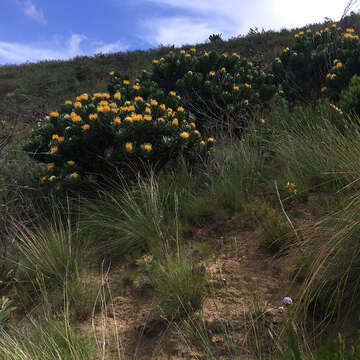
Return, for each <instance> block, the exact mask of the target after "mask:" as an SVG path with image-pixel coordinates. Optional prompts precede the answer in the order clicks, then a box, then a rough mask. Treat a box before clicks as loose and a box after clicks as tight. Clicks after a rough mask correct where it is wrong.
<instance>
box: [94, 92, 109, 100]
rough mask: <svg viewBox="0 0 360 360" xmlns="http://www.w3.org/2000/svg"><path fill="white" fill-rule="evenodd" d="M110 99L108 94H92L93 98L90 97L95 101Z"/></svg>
mask: <svg viewBox="0 0 360 360" xmlns="http://www.w3.org/2000/svg"><path fill="white" fill-rule="evenodd" d="M98 98H100V99H102V98H104V99H110V94H109V93H94V94H93V97H92V100H95V99H98Z"/></svg>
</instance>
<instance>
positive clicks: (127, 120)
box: [125, 116, 133, 123]
mask: <svg viewBox="0 0 360 360" xmlns="http://www.w3.org/2000/svg"><path fill="white" fill-rule="evenodd" d="M125 121H126V122H129V123H131V122H133V119H132V117H131V116H127V117H126V118H125Z"/></svg>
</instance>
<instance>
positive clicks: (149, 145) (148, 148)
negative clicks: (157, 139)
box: [144, 143, 152, 151]
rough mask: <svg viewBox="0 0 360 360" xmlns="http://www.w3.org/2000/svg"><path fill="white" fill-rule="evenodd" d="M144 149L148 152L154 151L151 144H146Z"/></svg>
mask: <svg viewBox="0 0 360 360" xmlns="http://www.w3.org/2000/svg"><path fill="white" fill-rule="evenodd" d="M144 149H145V150H146V151H151V150H152V145H151V144H149V143H146V144H144Z"/></svg>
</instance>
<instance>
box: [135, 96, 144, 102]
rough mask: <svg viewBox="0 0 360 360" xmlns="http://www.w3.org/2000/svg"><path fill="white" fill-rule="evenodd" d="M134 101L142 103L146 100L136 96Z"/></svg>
mask: <svg viewBox="0 0 360 360" xmlns="http://www.w3.org/2000/svg"><path fill="white" fill-rule="evenodd" d="M134 100H135V101H140V102H143V101H144V99H143V98H142V97H141V96H135V98H134Z"/></svg>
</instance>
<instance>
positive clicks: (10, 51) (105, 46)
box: [0, 34, 128, 64]
mask: <svg viewBox="0 0 360 360" xmlns="http://www.w3.org/2000/svg"><path fill="white" fill-rule="evenodd" d="M126 49H128V46H127V45H125V44H123V43H121V42H120V41H117V42H113V43H105V42H99V41H93V40H89V39H88V37H87V36H85V35H83V34H72V35H71V36H70V37H69V38H68V39H64V38H59V37H55V38H53V41H48V42H44V43H41V44H24V43H18V42H6V41H0V64H21V63H25V62H27V61H29V62H36V61H41V60H67V59H71V58H74V57H75V56H81V55H89V56H91V55H94V54H99V53H103V54H106V53H111V52H117V51H124V50H126Z"/></svg>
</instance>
